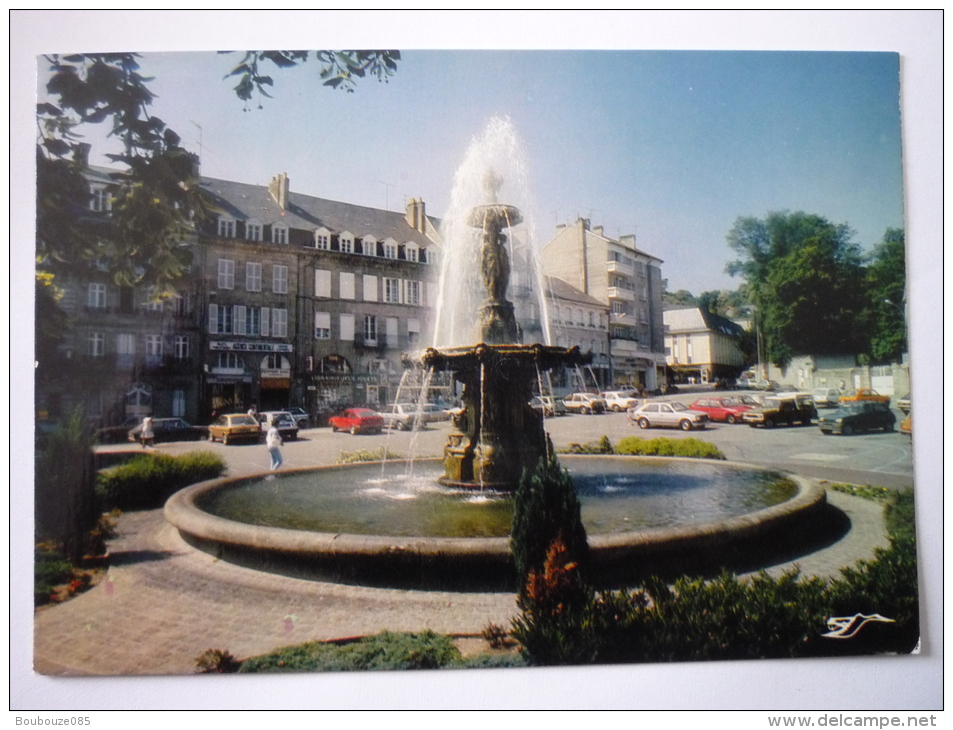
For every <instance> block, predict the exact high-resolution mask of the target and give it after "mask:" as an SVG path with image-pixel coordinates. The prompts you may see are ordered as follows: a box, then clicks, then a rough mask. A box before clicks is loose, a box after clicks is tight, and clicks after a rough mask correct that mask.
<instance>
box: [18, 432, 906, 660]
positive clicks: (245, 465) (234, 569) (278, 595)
mask: <svg viewBox="0 0 953 730" xmlns="http://www.w3.org/2000/svg"><path fill="white" fill-rule="evenodd" d="M180 446H184V445H178V444H176V445H169V446H168V447H163V448H162V450H166V449H168V450H169V451H173V448H174V450H178V448H177V447H180ZM169 447H173V448H169ZM230 448H231V447H230ZM255 451H258V450H257V449H256V450H255ZM236 456H240V455H239V454H237V453H236ZM241 456H243V455H241ZM253 456H254V455H253V454H252V453H251V451H249V453H248V457H252V458H230V459H229V472H230V474H232V475H234V476H239V475H242V474H247V473H252V472H255V471H258V470H260V469H261V464H260V463H259V462H260V461H261V460H260V459H257V458H253ZM257 456H261V454H257ZM333 456H336V454H335V455H333ZM333 456H332V457H331V458H333ZM316 461H318V459H316ZM321 461H325V459H321ZM325 463H327V462H325ZM299 465H300V464H299ZM828 500H829V501H830V502H831V503H832V504H833V505H834V506H836V507H837V508H839V509H841V510H842V511H843V512H844V513H845V514H846V515H847V516H848V517H849V519H850V521H851V527H850V530H849V531H848V533H847V534H846V535H845V536H844V537H843V538H842V539H841V540H839V541H838V542H837V543H835V544H834V545H831V546H830V547H828V548H825V549H822V550H819V551H818V552H815V553H813V554H811V555H807V556H804V557H802V558H800V559H799V560H798V561H796V562H797V565H798V566H799V567H800V569H801V571H802V572H803V573H805V574H808V575H818V576H822V577H832V576H836V575H837V574H838V573H839V571H840V569H841V568H842V567H844V566H847V565H852V564H853V563H854V562H855V561H856V560H858V559H865V558H870V557H873V552H874V549H875V548H876V547H878V546H886V545H887V538H886V533H885V528H884V524H883V518H882V513H881V507H880V506H879V505H877V504H875V503H873V502H870V501H868V500H863V499H860V498H857V497H851V496H848V495H844V494H841V493H837V492H829V494H828ZM110 553H111V556H112V564H111V566H110V568H109V571H108V574H107V576H106V578H105V579H104V580H103V582H101V583H100V584H99V585H97V586H96V587H94V588H92V589H91V590H90V591H88V592H86V593H84V594H82V595H80V596H78V597H76V598H74V599H72V600H70V601H67V602H65V603H62V604H57V605H51V606H46V607H43V608H40V609H38V610H37V611H36V614H35V619H34V668H35V670H36V671H38V672H40V673H42V674H54V675H122V674H139V675H148V674H187V673H191V672H192V671H193V670H194V667H195V658H196V657H197V656H198V655H199V654H201V653H202V652H203V651H204V650H205V649H209V648H215V649H225V650H228V651H230V652H231V653H232V654H233V655H235V656H238V657H246V656H252V655H256V654H261V653H264V652H268V651H271V650H273V649H276V648H278V647H281V646H286V645H289V644H297V643H301V642H304V641H314V640H325V639H334V638H344V637H349V636H359V635H365V634H373V633H377V632H379V631H382V630H385V629H389V630H394V631H421V630H424V629H433V630H434V631H436V632H440V633H453V634H479V632H480V631H481V630H482V629H483V627H485V626H486V625H487V624H488V623H490V622H493V623H497V624H501V625H507V624H508V623H509V619H510V618H511V617H512V616H513V615H515V613H516V602H515V596H514V595H513V594H508V593H450V592H425V591H413V590H392V589H379V588H365V587H360V586H346V585H339V584H334V583H323V582H316V581H308V580H299V579H295V578H289V577H284V576H279V575H272V574H268V573H262V572H258V571H254V570H250V569H247V568H243V567H239V566H236V565H232V564H229V563H225V562H221V561H216V560H215V559H214V558H213V557H212V556H211V555H208V554H206V553H204V552H201V551H199V550H196V549H194V548H192V547H191V546H189V545H188V544H187V543H185V542H184V541H183V540H182V539H181V538H180V537H179V535H178V532H177V531H176V530H175V529H174V528H173V527H172V526H170V525H169V524H168V523H167V522H166V521H165V519H164V518H163V515H162V511H161V510H153V511H148V512H133V513H127V514H124V515H123V516H122V517H121V518H120V521H119V536H118V538H117V539H115V540H114V541H112V542H111V543H110ZM790 566H791V564H785V565H779V566H774V567H772V568H771V569H770V570H769V572H771V573H774V574H777V573H780V572H781V571H782V570H784V569H786V568H789V567H790Z"/></svg>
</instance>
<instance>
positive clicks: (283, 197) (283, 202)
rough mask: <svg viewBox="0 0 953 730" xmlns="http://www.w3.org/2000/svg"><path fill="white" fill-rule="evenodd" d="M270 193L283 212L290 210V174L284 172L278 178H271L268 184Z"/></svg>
mask: <svg viewBox="0 0 953 730" xmlns="http://www.w3.org/2000/svg"><path fill="white" fill-rule="evenodd" d="M268 192H269V193H271V197H272V198H274V199H275V202H276V203H278V206H279V207H280V208H281V209H282V210H288V196H289V193H290V191H289V183H288V173H286V172H282V173H279V174H278V176H277V177H273V178H271V182H270V183H268Z"/></svg>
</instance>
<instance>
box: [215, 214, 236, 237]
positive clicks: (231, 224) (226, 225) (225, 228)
mask: <svg viewBox="0 0 953 730" xmlns="http://www.w3.org/2000/svg"><path fill="white" fill-rule="evenodd" d="M218 235H219V236H220V237H221V238H235V219H234V218H226V217H225V216H221V215H220V216H219V217H218Z"/></svg>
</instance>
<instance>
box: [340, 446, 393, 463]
mask: <svg viewBox="0 0 953 730" xmlns="http://www.w3.org/2000/svg"><path fill="white" fill-rule="evenodd" d="M403 458H404V457H403V456H402V455H400V454H395V453H394V452H393V451H391V450H390V449H388V448H387V447H386V446H381V447H380V448H379V449H360V450H358V451H342V452H341V454H340V456H338V459H337V463H338V464H356V463H358V462H363V461H391V460H393V459H403Z"/></svg>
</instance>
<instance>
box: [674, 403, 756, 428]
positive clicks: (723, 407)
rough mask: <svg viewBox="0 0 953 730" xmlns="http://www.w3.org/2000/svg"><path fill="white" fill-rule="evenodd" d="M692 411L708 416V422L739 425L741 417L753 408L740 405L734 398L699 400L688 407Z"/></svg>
mask: <svg viewBox="0 0 953 730" xmlns="http://www.w3.org/2000/svg"><path fill="white" fill-rule="evenodd" d="M689 408H691V409H692V410H693V411H701V412H702V413H707V414H708V419H709V420H710V421H725V422H726V423H741V415H742V414H743V413H744V412H745V411H750V410H751V409H752V408H753V406H750V405H746V404H744V403H741V402H740V401H738V400H735V399H734V398H699V399H698V400H697V401H695V402H694V403H692V404H691V406H689Z"/></svg>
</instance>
